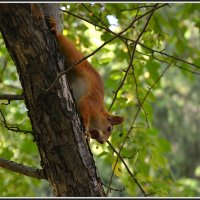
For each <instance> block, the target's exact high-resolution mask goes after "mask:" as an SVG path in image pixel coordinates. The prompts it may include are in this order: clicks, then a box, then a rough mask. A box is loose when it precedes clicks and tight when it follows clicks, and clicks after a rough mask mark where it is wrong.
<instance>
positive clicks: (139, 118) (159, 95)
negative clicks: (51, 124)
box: [0, 3, 200, 196]
mask: <svg viewBox="0 0 200 200" xmlns="http://www.w3.org/2000/svg"><path fill="white" fill-rule="evenodd" d="M160 5H161V4H160ZM154 6H155V5H154V4H153V3H148V4H147V3H144V4H142V3H140V4H137V3H129V4H127V3H112V4H109V3H90V4H81V3H76V4H66V3H65V4H62V9H63V14H64V34H66V35H67V36H68V37H69V38H70V39H71V40H73V41H74V42H75V44H76V45H77V47H78V48H79V49H80V51H82V52H83V53H84V55H88V54H89V53H91V52H93V51H94V50H95V49H97V48H98V47H99V46H100V45H101V44H102V43H104V42H107V41H108V40H110V39H111V38H112V37H114V36H115V35H114V33H119V32H120V31H123V30H124V29H125V28H127V27H128V26H129V25H130V23H131V22H132V21H133V20H134V19H137V18H139V19H138V20H136V21H135V23H134V24H133V26H132V27H131V28H129V29H128V30H127V31H126V32H124V33H123V34H122V36H123V37H117V38H116V39H114V40H113V41H111V42H110V43H108V44H106V45H105V46H104V47H103V48H102V49H101V50H100V51H98V52H97V53H96V54H95V55H94V56H92V57H90V58H89V59H88V60H89V61H90V62H91V63H92V65H93V66H94V67H95V68H96V69H97V70H98V71H99V73H100V74H101V75H102V77H103V79H104V83H105V103H106V106H107V107H108V108H110V111H111V112H114V113H116V114H119V115H122V116H124V117H125V122H124V124H123V125H122V126H117V127H115V129H114V132H113V133H112V136H111V138H110V143H111V144H112V146H113V148H114V149H115V150H116V151H117V152H119V151H120V156H121V158H122V159H123V161H124V162H125V163H126V165H127V167H128V169H129V170H130V171H131V173H132V174H133V175H134V178H136V179H137V181H138V182H139V185H140V186H141V187H142V188H143V190H144V191H145V194H146V195H151V196H198V195H199V194H200V190H199V183H198V178H199V173H198V169H199V166H200V163H199V162H198V159H197V158H198V157H199V152H200V151H199V143H198V141H199V136H198V124H199V117H200V116H199V109H198V105H199V96H200V95H199V94H198V93H199V92H198V82H199V76H198V75H199V68H200V59H199V55H200V49H199V41H200V38H199V29H200V26H199V24H200V20H199V19H200V18H199V9H200V4H189V3H188V4H169V5H166V6H163V7H161V8H159V9H157V10H156V11H155V12H154V13H153V15H152V17H151V18H150V20H149V22H148V16H149V15H146V16H143V15H144V14H145V13H147V12H150V11H151V10H152V9H153V8H154ZM74 15H76V16H74ZM174 16H176V17H174ZM140 17H141V18H140ZM88 22H89V23H88ZM147 22H148V23H147ZM146 23H147V28H146V30H145V31H143V29H144V26H145V24H146ZM113 32H114V33H113ZM140 34H142V36H141V37H140V38H139V41H138V43H137V45H136V49H135V52H134V45H135V44H136V43H135V41H136V40H137V38H138V36H139V35H140ZM0 43H1V45H0V66H2V67H0V71H1V73H0V89H1V91H2V92H1V93H11V94H20V93H21V92H22V90H21V86H20V82H19V79H18V75H17V72H16V69H15V66H14V64H13V62H12V61H11V58H10V57H9V55H8V53H7V51H6V48H5V46H4V45H2V44H3V40H2V39H1V40H0ZM131 54H133V56H134V57H133V59H131ZM166 67H169V68H166ZM165 70H166V71H165ZM124 77H125V79H124V82H122V81H123V78H124ZM119 86H121V87H120V88H119ZM116 91H118V93H117V95H116V99H114V95H115V94H116ZM112 102H114V103H113V104H112ZM6 103H7V102H6V101H1V105H0V109H1V111H2V113H3V114H4V116H5V118H6V121H7V123H8V124H9V125H10V124H14V125H17V126H18V127H20V129H22V130H31V125H30V121H29V119H28V117H27V110H26V108H25V105H24V103H23V101H20V102H14V101H12V102H11V103H10V104H9V105H5V104H6ZM111 105H112V107H111ZM0 117H1V119H2V116H0ZM123 143H124V145H123V148H121V145H122V144H123ZM90 146H91V149H92V152H93V153H94V159H95V162H96V165H97V168H98V170H99V173H100V176H101V178H102V182H103V183H104V185H105V190H107V189H108V187H110V189H109V190H108V195H109V196H143V195H144V193H143V192H142V191H141V189H140V188H139V187H138V185H137V184H136V182H135V180H134V178H133V177H132V176H131V175H130V173H128V171H127V168H126V167H125V166H124V164H123V162H122V160H121V159H120V158H119V156H118V155H117V154H116V152H113V149H112V148H111V146H109V145H108V144H105V145H100V144H97V143H96V142H95V141H92V142H91V144H90ZM0 157H3V158H6V159H10V160H13V161H16V162H19V163H23V164H27V165H30V166H34V167H39V163H40V159H39V155H38V152H37V147H36V145H35V143H34V142H33V138H32V136H31V135H30V134H24V133H21V132H17V133H15V132H11V131H8V130H7V129H6V128H5V127H4V123H3V122H1V126H0ZM188 158H189V159H188ZM116 162H117V164H115V163H116ZM0 173H1V177H2V178H1V179H0V185H1V187H0V195H1V196H47V195H52V193H51V192H50V190H49V188H48V185H47V183H46V182H45V181H41V180H35V179H33V178H28V177H24V176H22V175H18V174H15V173H10V172H9V171H6V170H3V169H1V170H0ZM17 183H20V184H17ZM15 185H17V187H16V186H15ZM8 188H9V190H8ZM36 188H37V190H36Z"/></svg>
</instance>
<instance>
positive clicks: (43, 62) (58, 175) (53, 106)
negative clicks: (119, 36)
mask: <svg viewBox="0 0 200 200" xmlns="http://www.w3.org/2000/svg"><path fill="white" fill-rule="evenodd" d="M44 6H45V7H46V8H45V9H44V12H45V10H48V15H53V16H57V19H58V20H59V18H58V16H59V15H58V9H56V7H57V6H58V5H56V4H53V5H52V4H46V5H44ZM42 7H43V5H41V4H0V30H1V33H2V36H3V38H4V41H5V44H6V47H7V49H8V51H9V53H10V55H11V57H12V59H13V60H14V62H15V64H16V67H17V71H18V74H19V78H20V81H21V85H22V88H23V94H24V99H25V104H26V106H27V109H28V115H29V117H30V119H31V124H32V128H33V136H34V138H35V141H36V144H37V146H38V150H39V153H40V157H41V166H42V168H43V169H44V173H45V176H46V179H47V180H48V182H49V183H50V186H51V188H52V190H53V193H54V195H55V196H105V193H104V190H103V187H102V183H101V180H100V178H99V176H98V172H97V169H96V167H95V163H94V160H93V157H92V153H91V151H90V148H89V146H88V145H87V143H86V142H85V139H84V133H83V129H82V126H81V123H80V120H79V117H78V114H77V112H76V109H75V104H74V102H73V98H72V96H71V93H70V90H69V86H68V83H67V80H66V75H64V76H62V77H61V78H60V79H59V80H58V81H57V84H56V86H55V87H54V88H53V89H52V90H51V91H50V92H49V93H47V94H46V95H44V92H45V91H46V89H48V88H49V86H50V85H51V84H52V82H53V81H54V80H55V78H56V76H57V75H58V73H59V72H60V71H62V70H63V68H64V66H63V61H62V60H63V59H61V57H60V56H59V55H58V53H57V50H56V45H55V42H54V37H53V35H52V34H51V32H50V30H49V29H48V27H47V25H46V22H45V19H44V16H43V10H42ZM48 7H49V9H47V8H48ZM51 12H52V13H51Z"/></svg>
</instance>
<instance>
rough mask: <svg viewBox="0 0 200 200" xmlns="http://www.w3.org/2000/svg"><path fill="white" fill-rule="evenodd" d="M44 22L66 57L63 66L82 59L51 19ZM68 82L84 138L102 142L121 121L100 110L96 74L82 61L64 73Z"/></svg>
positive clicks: (100, 87)
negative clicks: (80, 120) (81, 122)
mask: <svg viewBox="0 0 200 200" xmlns="http://www.w3.org/2000/svg"><path fill="white" fill-rule="evenodd" d="M47 23H48V25H49V28H50V30H51V32H52V33H53V34H54V36H55V38H56V41H57V43H58V46H59V50H60V52H61V53H62V54H63V55H64V56H65V57H66V60H65V63H66V65H67V66H71V65H73V64H74V63H75V62H77V61H79V60H80V59H81V58H83V55H82V54H81V53H80V51H79V50H78V49H77V48H76V47H75V45H74V44H73V43H72V42H71V41H70V40H68V39H67V38H66V37H65V36H63V34H62V33H59V32H58V31H57V27H56V21H55V20H54V18H53V17H51V16H50V17H47ZM68 80H69V82H70V85H71V87H72V91H73V95H74V99H75V103H76V105H77V110H78V112H79V114H80V116H81V119H82V121H83V124H84V127H85V134H86V137H87V138H90V137H91V138H92V139H96V140H97V141H98V142H99V143H101V144H103V143H105V142H106V141H107V140H108V138H109V136H110V134H111V132H112V128H113V125H117V124H121V123H123V121H124V118H123V117H120V116H115V115H112V114H110V113H109V112H108V111H107V110H106V108H105V107H104V84H103V80H102V78H101V76H100V74H99V73H98V72H97V71H96V70H95V69H94V68H93V67H92V66H91V65H90V63H89V62H88V61H87V60H84V61H83V62H81V63H79V64H78V65H76V66H74V67H73V68H72V69H71V70H70V71H69V72H68Z"/></svg>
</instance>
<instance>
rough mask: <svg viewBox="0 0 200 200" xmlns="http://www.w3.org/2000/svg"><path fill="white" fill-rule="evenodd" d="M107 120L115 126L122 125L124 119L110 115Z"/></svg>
mask: <svg viewBox="0 0 200 200" xmlns="http://www.w3.org/2000/svg"><path fill="white" fill-rule="evenodd" d="M108 120H109V121H110V123H111V124H112V125H117V124H122V123H123V121H124V118H123V117H121V116H116V115H110V116H109V117H108Z"/></svg>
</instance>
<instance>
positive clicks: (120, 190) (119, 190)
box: [102, 183, 125, 192]
mask: <svg viewBox="0 0 200 200" xmlns="http://www.w3.org/2000/svg"><path fill="white" fill-rule="evenodd" d="M102 184H103V185H104V186H105V187H107V188H108V186H107V185H106V184H105V183H102ZM109 189H110V190H113V191H118V192H122V191H124V190H125V186H124V187H123V188H122V189H115V188H112V187H110V188H109Z"/></svg>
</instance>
